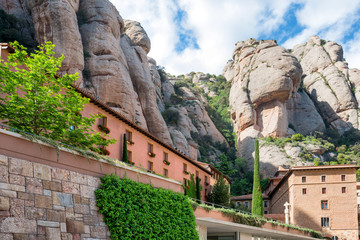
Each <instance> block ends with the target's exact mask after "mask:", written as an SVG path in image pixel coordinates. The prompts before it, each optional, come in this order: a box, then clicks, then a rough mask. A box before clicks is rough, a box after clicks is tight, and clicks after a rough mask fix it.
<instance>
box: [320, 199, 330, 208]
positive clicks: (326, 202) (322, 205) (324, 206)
mask: <svg viewBox="0 0 360 240" xmlns="http://www.w3.org/2000/svg"><path fill="white" fill-rule="evenodd" d="M321 209H329V208H328V200H321Z"/></svg>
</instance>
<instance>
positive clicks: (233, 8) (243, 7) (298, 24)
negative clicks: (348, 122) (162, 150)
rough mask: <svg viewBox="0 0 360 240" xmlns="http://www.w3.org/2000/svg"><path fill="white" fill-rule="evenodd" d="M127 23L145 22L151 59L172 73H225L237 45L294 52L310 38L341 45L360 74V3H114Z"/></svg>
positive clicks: (180, 0) (220, 0) (178, 0)
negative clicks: (268, 43)
mask: <svg viewBox="0 0 360 240" xmlns="http://www.w3.org/2000/svg"><path fill="white" fill-rule="evenodd" d="M110 1H111V2H112V3H113V4H114V5H115V6H116V8H117V9H118V11H119V13H120V15H121V16H122V18H123V19H130V20H135V21H138V22H140V23H141V25H142V26H143V27H144V29H145V31H146V32H147V34H148V35H149V37H150V39H151V51H150V53H149V54H148V56H150V57H152V58H154V59H155V60H156V61H157V64H158V65H160V66H163V67H165V70H166V71H167V72H169V73H171V74H174V75H179V74H184V73H189V72H192V71H194V72H204V73H211V74H217V75H218V74H221V72H222V69H223V68H224V66H225V64H226V62H227V61H228V60H229V59H231V58H232V52H233V49H234V46H235V43H236V42H238V41H243V40H246V39H249V38H256V39H258V40H268V39H275V40H277V43H278V44H279V45H280V46H283V47H285V48H293V47H294V46H295V45H296V44H301V43H304V42H306V40H307V39H308V37H310V36H312V35H318V36H319V37H320V38H322V39H325V40H330V41H335V42H337V43H339V44H341V45H342V46H343V49H344V58H345V59H346V61H347V62H348V63H349V67H350V68H358V69H360V0H341V1H339V0H110Z"/></svg>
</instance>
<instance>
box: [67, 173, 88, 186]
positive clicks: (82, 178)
mask: <svg viewBox="0 0 360 240" xmlns="http://www.w3.org/2000/svg"><path fill="white" fill-rule="evenodd" d="M70 181H71V182H73V183H79V184H83V185H86V184H87V183H88V179H87V176H86V175H84V174H81V173H77V172H70Z"/></svg>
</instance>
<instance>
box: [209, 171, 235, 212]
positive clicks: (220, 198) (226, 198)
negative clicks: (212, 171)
mask: <svg viewBox="0 0 360 240" xmlns="http://www.w3.org/2000/svg"><path fill="white" fill-rule="evenodd" d="M209 201H210V202H212V203H215V204H219V205H224V206H228V205H229V204H230V193H229V185H228V184H226V181H225V179H224V178H223V176H220V177H219V178H218V179H217V180H216V183H215V185H214V187H213V189H212V190H211V193H210V194H209Z"/></svg>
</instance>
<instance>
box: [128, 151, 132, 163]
mask: <svg viewBox="0 0 360 240" xmlns="http://www.w3.org/2000/svg"><path fill="white" fill-rule="evenodd" d="M127 154H128V160H129V162H132V152H131V151H127Z"/></svg>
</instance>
